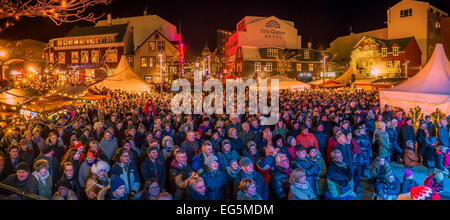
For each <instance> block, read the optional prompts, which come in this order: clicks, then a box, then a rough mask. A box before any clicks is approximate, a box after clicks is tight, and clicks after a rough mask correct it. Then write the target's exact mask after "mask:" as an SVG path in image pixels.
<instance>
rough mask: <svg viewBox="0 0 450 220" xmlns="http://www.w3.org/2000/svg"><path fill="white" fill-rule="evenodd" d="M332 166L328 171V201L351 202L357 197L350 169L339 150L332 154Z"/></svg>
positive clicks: (326, 196) (326, 194) (326, 195)
mask: <svg viewBox="0 0 450 220" xmlns="http://www.w3.org/2000/svg"><path fill="white" fill-rule="evenodd" d="M331 158H332V164H331V166H330V167H329V168H328V171H327V182H328V191H327V192H326V193H325V198H327V199H328V200H350V199H352V198H354V197H355V193H354V192H353V179H352V171H351V169H350V167H349V166H348V165H347V164H345V162H344V160H343V156H342V153H341V152H340V151H339V150H334V151H333V152H331Z"/></svg>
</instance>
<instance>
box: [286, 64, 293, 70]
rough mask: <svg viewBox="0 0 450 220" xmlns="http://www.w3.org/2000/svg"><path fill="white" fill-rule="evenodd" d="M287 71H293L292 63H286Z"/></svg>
mask: <svg viewBox="0 0 450 220" xmlns="http://www.w3.org/2000/svg"><path fill="white" fill-rule="evenodd" d="M286 69H287V71H292V63H286Z"/></svg>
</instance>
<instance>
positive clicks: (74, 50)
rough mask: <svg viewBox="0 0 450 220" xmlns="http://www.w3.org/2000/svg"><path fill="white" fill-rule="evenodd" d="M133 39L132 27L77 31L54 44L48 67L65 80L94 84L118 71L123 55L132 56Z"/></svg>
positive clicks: (106, 27)
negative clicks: (102, 77)
mask: <svg viewBox="0 0 450 220" xmlns="http://www.w3.org/2000/svg"><path fill="white" fill-rule="evenodd" d="M132 39H133V38H132V33H131V29H130V26H129V25H128V24H120V25H109V26H100V27H97V26H95V27H92V26H89V27H74V28H73V29H72V30H70V31H69V33H68V34H66V36H64V37H61V38H54V39H51V40H50V42H49V47H48V48H46V50H45V53H46V57H47V63H48V64H49V65H50V66H52V67H53V68H54V69H55V70H56V72H57V73H58V72H59V73H61V74H59V76H60V79H62V80H64V79H66V77H70V78H73V79H77V80H80V81H84V80H94V79H97V78H98V77H100V76H102V75H103V74H108V72H110V71H111V70H112V69H115V68H116V67H117V65H118V64H119V60H120V57H122V55H126V56H127V57H130V56H131V55H132V53H133V41H132Z"/></svg>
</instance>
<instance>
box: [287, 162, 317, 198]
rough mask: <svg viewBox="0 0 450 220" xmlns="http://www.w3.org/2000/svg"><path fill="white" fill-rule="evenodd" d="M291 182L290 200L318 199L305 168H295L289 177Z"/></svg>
mask: <svg viewBox="0 0 450 220" xmlns="http://www.w3.org/2000/svg"><path fill="white" fill-rule="evenodd" d="M289 183H290V184H291V186H290V190H289V195H288V199H289V200H317V195H316V194H315V193H314V190H313V186H311V184H310V183H309V182H308V180H307V178H306V174H305V171H304V170H303V169H300V168H297V169H295V170H294V171H293V172H292V174H291V176H290V177H289Z"/></svg>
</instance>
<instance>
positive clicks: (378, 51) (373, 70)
mask: <svg viewBox="0 0 450 220" xmlns="http://www.w3.org/2000/svg"><path fill="white" fill-rule="evenodd" d="M353 48H354V49H353V51H352V55H351V58H352V63H354V64H355V66H356V68H357V70H358V71H359V72H360V73H362V74H364V75H365V76H367V77H379V76H384V77H401V76H406V72H407V73H408V76H414V75H415V74H416V73H417V72H419V70H420V67H421V56H422V52H421V51H420V48H419V45H418V44H417V42H416V40H415V39H414V37H408V38H400V39H391V40H384V39H380V38H376V37H370V36H364V37H363V38H362V39H361V40H360V41H359V42H358V43H356V44H355V46H354V47H353ZM406 68H407V69H406Z"/></svg>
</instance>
